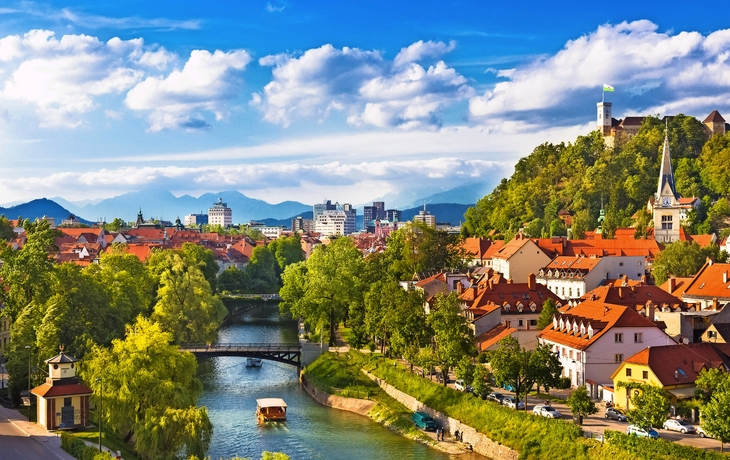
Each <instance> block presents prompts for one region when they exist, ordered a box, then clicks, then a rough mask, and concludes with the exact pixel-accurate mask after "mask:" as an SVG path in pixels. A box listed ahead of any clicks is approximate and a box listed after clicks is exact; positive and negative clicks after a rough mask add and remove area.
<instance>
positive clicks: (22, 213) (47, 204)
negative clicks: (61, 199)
mask: <svg viewBox="0 0 730 460" xmlns="http://www.w3.org/2000/svg"><path fill="white" fill-rule="evenodd" d="M0 214H3V215H5V217H7V218H8V219H11V220H14V219H17V218H18V217H22V218H23V219H26V218H28V219H31V220H35V219H36V218H40V217H44V216H46V217H53V218H54V219H56V224H60V223H61V221H62V220H64V219H68V218H69V215H70V214H73V213H72V212H70V211H69V210H68V209H66V208H64V207H63V206H61V205H59V204H58V203H56V202H55V201H53V200H49V199H47V198H40V199H38V200H33V201H29V202H27V203H22V204H18V205H15V206H10V207H8V208H3V207H0ZM77 217H78V216H77ZM79 220H80V221H81V222H82V223H84V224H87V225H90V224H91V222H89V221H87V220H84V219H82V218H79Z"/></svg>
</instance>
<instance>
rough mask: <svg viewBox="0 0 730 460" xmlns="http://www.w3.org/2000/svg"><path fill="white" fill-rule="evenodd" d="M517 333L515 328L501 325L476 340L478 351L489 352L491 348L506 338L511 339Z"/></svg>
mask: <svg viewBox="0 0 730 460" xmlns="http://www.w3.org/2000/svg"><path fill="white" fill-rule="evenodd" d="M516 331H517V329H515V328H513V327H507V326H505V325H504V324H499V325H497V326H495V327H493V328H492V329H490V330H488V331H487V332H485V333H484V334H482V335H480V336H479V337H477V338H476V339H475V343H476V346H477V349H478V350H479V351H484V350H487V349H489V347H492V346H494V345H496V344H497V343H499V341H500V340H502V339H504V338H505V337H509V336H510V335H512V333H514V332H516Z"/></svg>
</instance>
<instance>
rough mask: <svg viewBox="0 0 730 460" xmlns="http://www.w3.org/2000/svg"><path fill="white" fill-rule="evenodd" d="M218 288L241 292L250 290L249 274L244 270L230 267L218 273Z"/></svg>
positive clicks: (222, 290)
mask: <svg viewBox="0 0 730 460" xmlns="http://www.w3.org/2000/svg"><path fill="white" fill-rule="evenodd" d="M218 289H219V290H220V291H221V292H224V291H228V292H235V293H241V292H244V291H247V290H248V276H247V275H246V272H245V271H243V270H239V269H238V268H236V267H228V268H226V269H225V270H223V271H222V272H221V274H220V275H218Z"/></svg>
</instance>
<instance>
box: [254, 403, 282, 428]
mask: <svg viewBox="0 0 730 460" xmlns="http://www.w3.org/2000/svg"><path fill="white" fill-rule="evenodd" d="M256 417H257V418H258V419H259V422H269V421H274V422H283V421H285V420H286V403H285V402H284V400H283V399H281V398H264V399H257V400H256Z"/></svg>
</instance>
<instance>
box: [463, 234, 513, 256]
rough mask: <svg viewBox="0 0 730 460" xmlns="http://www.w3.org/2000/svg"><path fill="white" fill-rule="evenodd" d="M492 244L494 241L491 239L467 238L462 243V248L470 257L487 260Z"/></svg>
mask: <svg viewBox="0 0 730 460" xmlns="http://www.w3.org/2000/svg"><path fill="white" fill-rule="evenodd" d="M492 244H493V243H492V240H490V239H487V238H474V237H471V238H465V239H464V241H463V242H462V243H461V247H462V248H463V249H464V251H466V254H467V255H468V256H471V257H472V258H474V259H485V258H487V252H488V251H489V248H490V247H491V246H492ZM503 244H504V242H503Z"/></svg>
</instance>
